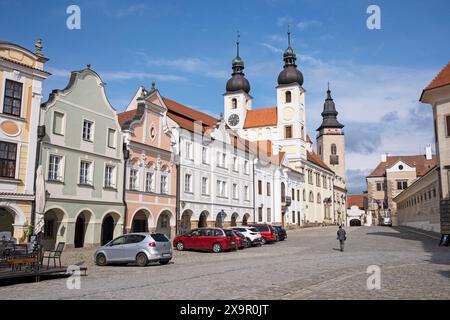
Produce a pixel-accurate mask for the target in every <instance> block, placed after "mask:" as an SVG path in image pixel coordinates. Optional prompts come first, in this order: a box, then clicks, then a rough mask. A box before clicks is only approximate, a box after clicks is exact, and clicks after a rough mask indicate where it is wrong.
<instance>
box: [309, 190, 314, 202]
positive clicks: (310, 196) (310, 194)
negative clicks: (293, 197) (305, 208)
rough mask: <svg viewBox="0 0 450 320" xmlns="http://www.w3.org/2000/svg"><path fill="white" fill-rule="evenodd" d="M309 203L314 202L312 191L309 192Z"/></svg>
mask: <svg viewBox="0 0 450 320" xmlns="http://www.w3.org/2000/svg"><path fill="white" fill-rule="evenodd" d="M309 202H314V194H313V192H312V191H310V192H309Z"/></svg>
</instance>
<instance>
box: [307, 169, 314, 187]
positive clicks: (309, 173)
mask: <svg viewBox="0 0 450 320" xmlns="http://www.w3.org/2000/svg"><path fill="white" fill-rule="evenodd" d="M307 172H308V183H309V184H313V177H312V171H311V170H308V171H307Z"/></svg>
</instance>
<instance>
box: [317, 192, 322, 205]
mask: <svg viewBox="0 0 450 320" xmlns="http://www.w3.org/2000/svg"><path fill="white" fill-rule="evenodd" d="M321 202H322V197H321V196H320V193H318V194H317V203H321Z"/></svg>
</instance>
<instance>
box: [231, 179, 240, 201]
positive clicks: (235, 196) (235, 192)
mask: <svg viewBox="0 0 450 320" xmlns="http://www.w3.org/2000/svg"><path fill="white" fill-rule="evenodd" d="M232 188H233V190H232V191H233V199H234V200H239V186H238V184H237V183H233V187H232Z"/></svg>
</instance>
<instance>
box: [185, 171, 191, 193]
mask: <svg viewBox="0 0 450 320" xmlns="http://www.w3.org/2000/svg"><path fill="white" fill-rule="evenodd" d="M184 192H192V175H190V174H186V175H184Z"/></svg>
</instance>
